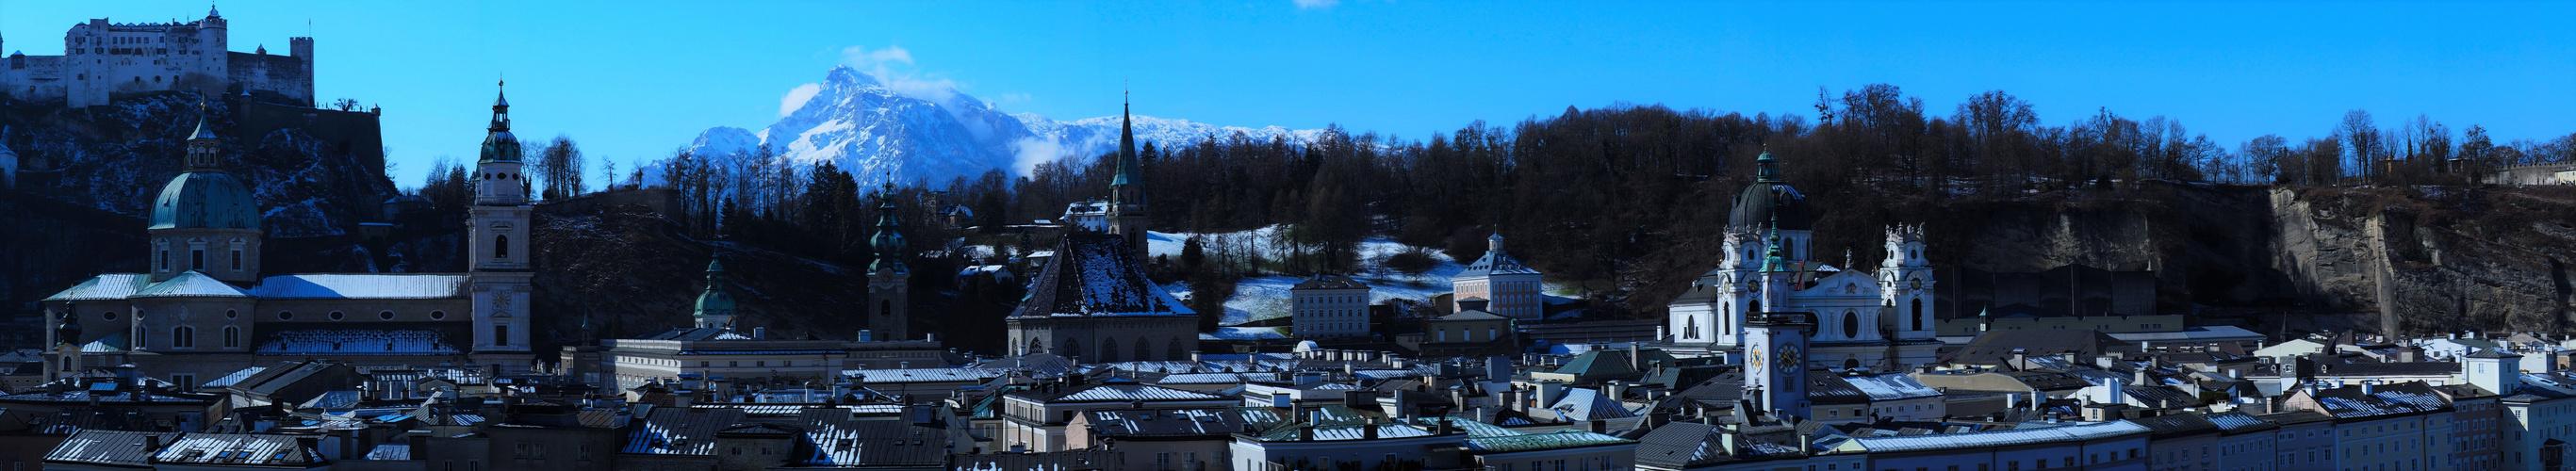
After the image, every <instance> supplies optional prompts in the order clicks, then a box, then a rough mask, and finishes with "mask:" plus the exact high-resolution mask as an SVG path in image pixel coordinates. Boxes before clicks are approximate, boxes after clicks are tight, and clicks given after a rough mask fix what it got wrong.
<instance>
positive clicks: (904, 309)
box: [868, 183, 912, 340]
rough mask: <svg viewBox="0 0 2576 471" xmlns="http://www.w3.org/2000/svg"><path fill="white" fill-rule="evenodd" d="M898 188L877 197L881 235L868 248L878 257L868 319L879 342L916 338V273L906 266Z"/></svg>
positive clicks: (872, 267) (890, 185) (871, 281)
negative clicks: (913, 300) (896, 202)
mask: <svg viewBox="0 0 2576 471" xmlns="http://www.w3.org/2000/svg"><path fill="white" fill-rule="evenodd" d="M896 211H897V208H896V207H895V205H894V184H893V183H887V184H886V185H885V191H884V192H883V193H878V194H877V233H876V235H875V236H874V237H870V238H869V240H868V245H869V246H870V248H872V249H874V250H875V251H876V254H877V260H876V263H874V264H870V265H869V266H868V299H869V300H871V301H876V302H875V303H874V304H875V305H874V306H871V308H872V309H871V310H870V312H871V313H870V314H869V315H868V329H869V330H873V331H874V332H873V333H872V335H873V336H874V337H875V338H879V339H888V340H906V339H910V338H912V337H911V335H912V329H911V323H912V315H911V313H912V311H911V307H912V306H911V302H910V300H911V298H910V296H911V294H912V269H911V268H910V267H906V266H904V264H903V258H904V241H903V233H902V232H901V230H900V228H899V227H897V225H898V224H897V220H896V218H895V213H896Z"/></svg>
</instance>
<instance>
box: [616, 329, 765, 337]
mask: <svg viewBox="0 0 2576 471" xmlns="http://www.w3.org/2000/svg"><path fill="white" fill-rule="evenodd" d="M637 338H638V339H643V340H749V339H751V337H745V336H743V335H742V334H737V333H734V332H733V329H726V328H722V327H673V328H671V329H670V330H664V331H661V332H655V333H653V334H651V335H646V336H643V337H637Z"/></svg>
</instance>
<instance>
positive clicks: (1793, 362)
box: [1780, 346, 1799, 373]
mask: <svg viewBox="0 0 2576 471" xmlns="http://www.w3.org/2000/svg"><path fill="white" fill-rule="evenodd" d="M1798 364H1799V363H1798V347H1796V346H1787V347H1780V370H1781V371H1782V372H1783V373H1785V372H1787V371H1788V370H1790V369H1794V368H1793V367H1795V366H1797V365H1798Z"/></svg>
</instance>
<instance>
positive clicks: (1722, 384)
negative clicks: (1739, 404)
mask: <svg viewBox="0 0 2576 471" xmlns="http://www.w3.org/2000/svg"><path fill="white" fill-rule="evenodd" d="M1678 395H1679V396H1682V397H1687V398H1691V400H1695V401H1699V402H1701V403H1704V404H1734V403H1735V401H1736V400H1740V399H1744V370H1742V369H1728V370H1726V371H1725V372H1722V373H1718V374H1717V377H1715V378H1709V380H1708V381H1703V382H1700V383H1699V384H1697V385H1693V386H1691V387H1689V388H1686V389H1683V390H1682V392H1680V393H1679V394H1678Z"/></svg>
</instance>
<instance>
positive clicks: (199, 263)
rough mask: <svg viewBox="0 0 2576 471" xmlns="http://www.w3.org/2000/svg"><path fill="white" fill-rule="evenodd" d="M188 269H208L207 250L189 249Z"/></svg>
mask: <svg viewBox="0 0 2576 471" xmlns="http://www.w3.org/2000/svg"><path fill="white" fill-rule="evenodd" d="M188 269H190V270H204V269H206V250H205V249H188Z"/></svg>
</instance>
